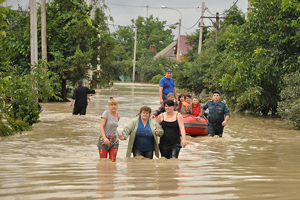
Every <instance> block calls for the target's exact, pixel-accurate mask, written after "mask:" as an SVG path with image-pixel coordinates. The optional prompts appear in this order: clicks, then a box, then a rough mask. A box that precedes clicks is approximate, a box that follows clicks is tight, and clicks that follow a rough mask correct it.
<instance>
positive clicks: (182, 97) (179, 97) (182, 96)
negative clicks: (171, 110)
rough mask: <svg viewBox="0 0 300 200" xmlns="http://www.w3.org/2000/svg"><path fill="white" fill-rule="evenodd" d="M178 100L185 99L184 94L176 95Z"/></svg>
mask: <svg viewBox="0 0 300 200" xmlns="http://www.w3.org/2000/svg"><path fill="white" fill-rule="evenodd" d="M178 101H179V102H183V101H185V95H184V94H180V95H179V96H178Z"/></svg>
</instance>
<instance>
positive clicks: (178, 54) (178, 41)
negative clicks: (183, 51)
mask: <svg viewBox="0 0 300 200" xmlns="http://www.w3.org/2000/svg"><path fill="white" fill-rule="evenodd" d="M180 27H181V19H179V24H178V40H177V43H178V44H177V61H178V62H179V56H180Z"/></svg>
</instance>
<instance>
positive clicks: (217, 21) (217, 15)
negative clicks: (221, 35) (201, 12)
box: [216, 12, 220, 43]
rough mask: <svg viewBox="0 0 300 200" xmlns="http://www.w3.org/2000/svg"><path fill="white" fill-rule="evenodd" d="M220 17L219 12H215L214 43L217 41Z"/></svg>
mask: <svg viewBox="0 0 300 200" xmlns="http://www.w3.org/2000/svg"><path fill="white" fill-rule="evenodd" d="M219 24H220V17H219V13H218V12H217V13H216V43H218V31H219Z"/></svg>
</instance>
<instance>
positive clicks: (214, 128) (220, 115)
mask: <svg viewBox="0 0 300 200" xmlns="http://www.w3.org/2000/svg"><path fill="white" fill-rule="evenodd" d="M212 98H213V100H212V101H208V102H207V103H206V104H205V105H204V106H202V108H201V112H200V116H201V117H203V115H204V111H205V110H206V109H208V111H209V112H208V117H207V119H208V134H209V135H210V136H212V137H214V135H218V136H219V137H222V134H223V129H224V126H226V124H227V121H228V120H229V117H230V112H229V109H228V107H227V104H225V103H223V102H221V101H220V98H221V93H220V91H219V90H215V91H213V97H212ZM224 116H225V119H224Z"/></svg>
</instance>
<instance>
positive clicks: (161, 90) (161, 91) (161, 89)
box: [159, 86, 164, 104]
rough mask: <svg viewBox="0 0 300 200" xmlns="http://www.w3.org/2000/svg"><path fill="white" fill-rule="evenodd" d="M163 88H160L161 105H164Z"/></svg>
mask: <svg viewBox="0 0 300 200" xmlns="http://www.w3.org/2000/svg"><path fill="white" fill-rule="evenodd" d="M163 89H164V88H163V87H162V86H159V102H160V104H162V103H163V102H164V100H163Z"/></svg>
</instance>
